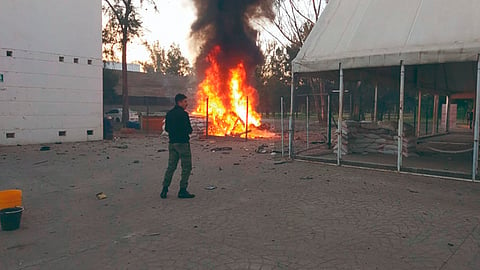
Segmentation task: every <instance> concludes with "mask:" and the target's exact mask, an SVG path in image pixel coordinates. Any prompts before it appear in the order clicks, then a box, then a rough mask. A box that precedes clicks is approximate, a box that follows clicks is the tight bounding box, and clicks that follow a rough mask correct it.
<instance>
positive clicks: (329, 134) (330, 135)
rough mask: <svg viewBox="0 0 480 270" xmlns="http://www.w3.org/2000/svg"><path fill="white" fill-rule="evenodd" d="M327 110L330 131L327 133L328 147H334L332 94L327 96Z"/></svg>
mask: <svg viewBox="0 0 480 270" xmlns="http://www.w3.org/2000/svg"><path fill="white" fill-rule="evenodd" d="M327 102H328V104H327V111H328V120H327V121H328V133H327V140H328V142H327V144H328V149H330V148H331V147H332V112H331V106H330V103H331V102H332V101H331V99H330V95H328V96H327Z"/></svg>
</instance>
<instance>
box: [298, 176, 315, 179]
mask: <svg viewBox="0 0 480 270" xmlns="http://www.w3.org/2000/svg"><path fill="white" fill-rule="evenodd" d="M312 179H313V177H311V176H304V177H300V180H312Z"/></svg>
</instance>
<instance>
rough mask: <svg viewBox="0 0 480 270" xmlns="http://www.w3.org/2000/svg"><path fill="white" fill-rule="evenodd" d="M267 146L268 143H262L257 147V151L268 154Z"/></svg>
mask: <svg viewBox="0 0 480 270" xmlns="http://www.w3.org/2000/svg"><path fill="white" fill-rule="evenodd" d="M265 148H268V145H266V144H262V145H260V146H259V147H257V149H255V152H256V153H259V154H266V153H267V152H268V151H267V149H265Z"/></svg>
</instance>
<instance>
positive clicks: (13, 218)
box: [0, 206, 23, 231]
mask: <svg viewBox="0 0 480 270" xmlns="http://www.w3.org/2000/svg"><path fill="white" fill-rule="evenodd" d="M22 212H23V207H21V206H17V207H12V208H5V209H2V210H0V222H1V223H2V230H4V231H13V230H16V229H18V228H20V220H21V219H22Z"/></svg>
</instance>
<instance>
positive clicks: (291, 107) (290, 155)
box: [288, 72, 295, 158]
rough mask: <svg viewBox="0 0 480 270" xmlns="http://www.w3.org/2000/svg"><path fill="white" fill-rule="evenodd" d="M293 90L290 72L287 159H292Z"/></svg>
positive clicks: (293, 84) (293, 79)
mask: <svg viewBox="0 0 480 270" xmlns="http://www.w3.org/2000/svg"><path fill="white" fill-rule="evenodd" d="M294 89H295V74H294V73H293V72H292V82H291V88H290V119H289V123H288V157H289V158H293V90H294Z"/></svg>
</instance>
